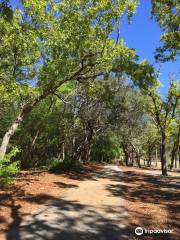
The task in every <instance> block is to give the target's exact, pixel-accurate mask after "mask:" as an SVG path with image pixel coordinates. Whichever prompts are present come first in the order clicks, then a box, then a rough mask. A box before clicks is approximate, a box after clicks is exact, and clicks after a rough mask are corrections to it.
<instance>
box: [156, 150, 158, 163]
mask: <svg viewBox="0 0 180 240" xmlns="http://www.w3.org/2000/svg"><path fill="white" fill-rule="evenodd" d="M157 161H158V151H157V146H156V167H157Z"/></svg>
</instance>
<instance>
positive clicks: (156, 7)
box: [152, 0, 180, 62]
mask: <svg viewBox="0 0 180 240" xmlns="http://www.w3.org/2000/svg"><path fill="white" fill-rule="evenodd" d="M179 11H180V2H179V0H171V1H169V0H163V1H162V0H152V15H153V17H154V18H155V20H156V21H157V22H158V23H159V25H160V27H161V28H162V30H163V31H164V34H163V35H162V36H161V41H162V42H163V46H161V47H159V48H157V54H156V59H157V60H159V61H162V62H165V61H168V60H175V59H176V58H177V57H178V55H179V53H180V31H179V21H180V15H179Z"/></svg>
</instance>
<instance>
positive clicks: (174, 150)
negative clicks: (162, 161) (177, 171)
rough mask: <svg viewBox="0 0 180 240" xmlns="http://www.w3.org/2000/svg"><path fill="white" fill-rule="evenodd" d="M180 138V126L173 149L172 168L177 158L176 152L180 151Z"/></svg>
mask: <svg viewBox="0 0 180 240" xmlns="http://www.w3.org/2000/svg"><path fill="white" fill-rule="evenodd" d="M179 138H180V128H179V131H178V134H177V137H176V140H175V141H174V144H173V149H172V151H171V165H170V169H171V170H172V169H173V167H174V160H175V156H176V153H177V151H178V146H179Z"/></svg>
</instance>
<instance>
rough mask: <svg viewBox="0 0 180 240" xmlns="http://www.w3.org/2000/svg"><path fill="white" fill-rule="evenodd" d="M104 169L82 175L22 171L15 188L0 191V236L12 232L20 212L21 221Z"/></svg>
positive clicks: (88, 170)
mask: <svg viewBox="0 0 180 240" xmlns="http://www.w3.org/2000/svg"><path fill="white" fill-rule="evenodd" d="M100 168H102V166H100V165H91V166H89V165H87V166H85V167H84V168H83V169H81V170H79V171H68V172H63V171H62V172H60V173H56V174H55V173H49V172H47V171H22V172H21V173H20V174H19V175H18V177H17V178H16V181H15V184H14V186H12V187H11V188H9V189H4V190H1V189H0V234H1V233H4V232H5V231H6V230H7V229H8V226H9V225H10V224H11V222H12V221H13V219H14V216H13V215H14V212H16V210H18V214H20V216H19V217H22V216H25V215H28V214H30V213H31V212H33V211H35V210H36V209H38V208H39V207H41V206H44V205H45V204H46V202H48V200H49V199H51V197H60V196H61V195H62V194H63V193H64V191H65V190H66V188H69V187H70V186H73V185H75V184H77V183H78V181H81V180H83V179H85V178H88V177H89V176H91V175H92V174H93V171H95V170H96V169H100ZM0 236H1V235H0Z"/></svg>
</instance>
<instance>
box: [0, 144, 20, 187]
mask: <svg viewBox="0 0 180 240" xmlns="http://www.w3.org/2000/svg"><path fill="white" fill-rule="evenodd" d="M18 152H19V150H18V148H13V149H12V150H11V152H10V153H8V154H6V155H5V156H4V157H0V187H4V186H8V185H10V184H12V183H13V178H14V176H15V174H16V173H17V172H18V171H19V161H16V162H12V158H13V157H15V156H16V154H17V153H18Z"/></svg>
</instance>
